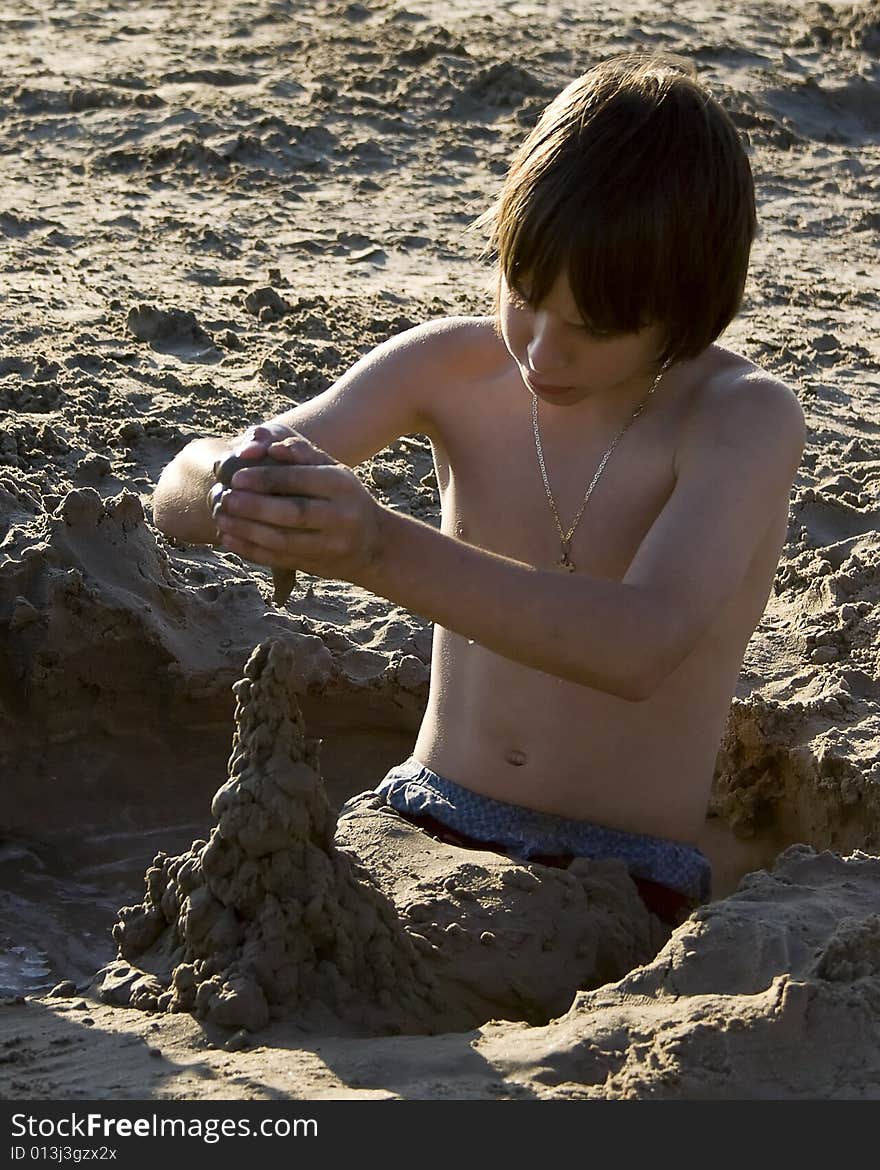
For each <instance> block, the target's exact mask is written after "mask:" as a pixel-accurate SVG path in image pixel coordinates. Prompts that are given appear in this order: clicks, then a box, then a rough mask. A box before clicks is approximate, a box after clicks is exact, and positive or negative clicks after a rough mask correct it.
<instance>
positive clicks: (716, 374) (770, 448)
mask: <svg viewBox="0 0 880 1170" xmlns="http://www.w3.org/2000/svg"><path fill="white" fill-rule="evenodd" d="M805 439H806V422H805V420H804V412H803V409H802V407H801V404H800V402H799V400H798V397H797V394H796V393H795V391H794V390H793V389H792V387H791V386H789V385H787V384H786V383H785V382H783V381H781V380H780V379H779V378H776V377H774V376H773V375H772V374H770V373H768V371H766V370H764V369H762V368H761V367H760V366H757V365H755V364H754V363H753V362H750V361H748V360H747V359H746V358H743V357H740V356H739V355H737V354H733V353H730V352H729V351H726V350H720V351H719V353H718V354H717V355H716V357H715V360H714V361H713V362H711V363H708V365H707V370H706V376H705V378H703V379H702V380H701V382H700V384H699V386H698V387H697V389H696V392H695V394H694V397H693V403H692V409H691V412H690V417H689V420H688V426H687V428H686V435H685V441H684V443H683V444H682V448H681V451H680V455H683V456H685V457H686V456H689V455H690V456H694V455H697V454H698V453H699V452H701V451H702V452H705V451H707V450H713V451H714V452H715V453H716V454H718V453H720V451H721V450H722V449H723V450H727V451H731V452H738V453H739V454H740V455H741V456H742V457H743V458H745V459H747V460H752V459H754V460H759V459H765V458H771V457H772V458H775V459H777V460H780V461H781V462H782V463H784V464H785V465H786V466H787V467H790V470H791V474H792V476H793V475H794V471H795V469H796V467H797V465H798V463H799V462H800V459H801V456H802V454H803V449H804V443H805Z"/></svg>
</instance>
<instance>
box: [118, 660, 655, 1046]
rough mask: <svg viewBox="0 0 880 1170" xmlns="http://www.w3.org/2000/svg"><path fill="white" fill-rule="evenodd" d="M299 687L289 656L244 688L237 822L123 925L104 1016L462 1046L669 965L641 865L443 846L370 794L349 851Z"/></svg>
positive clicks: (161, 860) (224, 794) (249, 672)
mask: <svg viewBox="0 0 880 1170" xmlns="http://www.w3.org/2000/svg"><path fill="white" fill-rule="evenodd" d="M295 679H296V659H295V656H294V654H293V653H292V652H291V650H290V649H289V648H288V647H287V646H286V645H285V644H284V643H283V642H273V643H267V644H264V645H261V646H259V647H258V648H257V649H256V650H255V651H254V653H253V655H252V656H251V658H250V660H249V661H248V664H247V667H246V670H245V677H244V678H243V679H241V680H240V681H239V682H238V683H237V684H236V685H235V687H234V688H233V689H234V692H235V696H236V700H237V707H236V727H235V735H234V739H233V746H232V754H231V757H230V761H229V779H228V780H227V782H226V783H225V784H224V785H223V786H222V787H221V788H220V789H219V791H218V792H217V794H216V795H215V797H214V800H213V804H212V813H213V815H214V817H215V819H216V821H217V825H216V827H215V828H214V830H213V831H212V833H211V835H210V839H209V840H208V841H207V842H206V841H195V842H193V845H192V847H191V849H190V850H189V851H188V852H187V853H186V854H184V855H182V856H178V857H168V856H166V855H165V854H162V853H160V854H159V855H158V856H157V857H156V858H155V860H154V863H153V865H152V867H151V868H150V869H148V871H147V874H146V896H145V899H144V901H143V902H142V903H141V904H140V905H137V906H128V907H124V908H123V909H122V910H121V911H120V915H119V921H118V922H117V924H116V925H115V926H114V928H113V937H114V939H115V941H116V942H117V944H118V946H119V958H118V959H117V960H116V961H115V962H113V963H111V964H110V965H108V967H107V968H106V969H105V970H104V971H103V972H102V973H101V977H100V980H99V986H98V993H99V995H100V997H101V999H102V1000H103V1001H104V1002H106V1003H114V1004H117V1005H121V1004H126V1005H130V1006H132V1007H135V1008H139V1009H141V1010H146V1011H168V1012H181V1011H192V1012H194V1013H195V1014H196V1015H197V1016H199V1017H200V1018H204V1019H206V1020H208V1021H210V1022H211V1023H216V1024H219V1025H222V1026H224V1027H228V1028H246V1029H248V1030H250V1031H258V1030H260V1029H262V1028H264V1027H266V1025H267V1024H268V1023H269V1021H270V1019H272V1018H275V1019H278V1018H283V1019H288V1020H294V1021H296V1022H297V1023H298V1024H300V1025H301V1026H304V1027H311V1028H312V1029H313V1030H314V1029H317V1028H321V1027H325V1028H326V1027H332V1028H334V1029H337V1030H338V1029H340V1028H341V1029H345V1028H346V1025H347V1026H348V1027H349V1028H350V1027H351V1026H355V1027H356V1028H358V1029H360V1030H364V1031H366V1032H368V1033H369V1034H381V1033H396V1032H448V1031H461V1030H464V1029H465V1028H470V1027H474V1026H475V1025H477V1024H480V1023H483V1022H484V1021H485V1020H487V1019H491V1018H512V1019H529V1020H532V1021H540V1020H542V1019H544V1020H546V1019H548V1018H550V1017H551V1016H552V1015H554V1014H556V1013H558V1012H559V1011H562V1010H563V1009H564V1007H565V1006H567V1004H568V1003H569V1002H570V1000H571V997H572V995H573V994H574V992H575V991H576V990H577V989H578V988H579V987H588V986H595V985H598V984H600V983H603V982H606V981H607V980H609V979H613V978H617V977H619V976H620V975H621V974H623V973H624V972H625V971H628V970H630V969H631V968H632V967H633V966H635V965H636V964H637V963H639V962H643V961H646V960H647V959H649V958H650V957H651V956H652V955H653V954H654V953H655V952H656V951H657V949H658V948H659V946H660V945H661V943H662V942H663V941H664V940H665V938H666V936H667V934H668V931H667V930H665V929H664V928H663V926H662V925H661V923H660V922H659V921H658V920H657V919H656V918H654V916H653V915H651V914H649V913H648V911H647V910H646V909H645V908H644V906H643V905H642V903H641V900H640V898H639V896H638V893H637V891H636V889H635V886H634V885H633V883H632V881H631V880H630V879H629V877H628V875H627V873H626V870H625V867H624V866H623V864H622V863H590V862H586V861H583V860H579V861H577V862H576V863H575V864H574V865H572V867H571V868H570V870H567V871H556V870H552V869H547V868H545V867H543V866H536V865H529V866H518V865H514V864H512V863H508V862H506V861H505V860H504V859H501V858H499V857H498V855H496V854H491V853H485V852H483V851H470V850H464V849H457V848H455V847H450V846H447V845H444V844H443V843H442V842H439V841H435V840H434V839H433V838H432V837H430V836H428V835H427V834H425V833H422V832H420V831H419V830H417V829H415V828H414V827H413V826H412V825H410V824H409V823H408V822H406V821H405V820H404V819H403V818H400V817H398V816H397V815H396V814H394V813H393V812H392V811H391V810H386V809H383V808H382V806H381V801H379V800H378V799H376V798H374V797H372V794H370V793H364V794H363V796H362V797H361V798H360V799H358V800H356V801H354V802H352V805H351V807H349V808H348V809H347V810H346V812H345V814H344V816H343V818H342V824H343V830H342V833H341V842H342V843H344V847H342V848H337V847H336V845H335V844H334V832H335V830H336V817H335V815H334V813H333V812H332V810H331V808H330V805H329V803H328V801H327V797H326V795H325V792H324V788H323V785H322V782H321V777H320V773H319V770H318V759H317V754H316V750H315V749H316V745H315V744H314V743H309V742H308V741H307V740H306V739H305V727H304V723H303V719H302V715H301V713H300V710H299V706H298V703H297V699H296V694H295ZM361 859H362V860H363V862H366V861H369V862H370V867H375V869H376V875H377V880H376V881H374V878H373V874H372V873H371V872H370V868H368V867H367V866H365V864H363V863H362V860H361ZM417 891H418V892H419V893H420V897H419V898H418V900H415V895H416V892H417ZM397 906H400V907H401V916H400V917H399V916H398V910H397Z"/></svg>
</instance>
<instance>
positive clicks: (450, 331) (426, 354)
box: [386, 317, 500, 368]
mask: <svg viewBox="0 0 880 1170" xmlns="http://www.w3.org/2000/svg"><path fill="white" fill-rule="evenodd" d="M386 345H388V346H393V347H394V348H396V349H399V350H401V351H406V352H409V353H411V354H412V356H413V357H414V358H415V359H416V360H425V361H434V360H441V361H443V362H444V363H447V362H452V363H454V364H455V365H460V366H462V367H465V368H466V367H470V366H475V367H479V366H480V364H481V363H482V362H485V361H490V360H491V359H492V355H497V353H498V349H499V345H500V340H499V338H498V334H497V333H496V331H495V326H494V322H493V319H492V318H491V317H438V318H435V319H434V320H432V321H426V322H424V323H423V324H421V325H416V326H415V327H414V328H412V329H408V330H406V332H405V333H400V334H398V335H397V336H396V337H393V338H391V339H390V341H388V342H386Z"/></svg>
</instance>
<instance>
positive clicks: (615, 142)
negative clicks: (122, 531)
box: [155, 55, 804, 923]
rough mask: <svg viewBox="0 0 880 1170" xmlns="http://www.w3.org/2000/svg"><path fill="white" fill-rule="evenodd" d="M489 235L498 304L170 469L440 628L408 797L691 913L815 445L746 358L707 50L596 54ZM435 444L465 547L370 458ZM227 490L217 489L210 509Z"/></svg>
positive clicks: (420, 331)
mask: <svg viewBox="0 0 880 1170" xmlns="http://www.w3.org/2000/svg"><path fill="white" fill-rule="evenodd" d="M484 222H485V223H487V224H488V225H489V226H490V228H491V243H492V246H493V248H494V250H495V251H496V253H497V256H498V291H497V298H496V306H495V310H496V311H495V315H494V317H492V318H488V317H487V318H455V319H445V320H440V321H433V322H429V323H428V324H426V325H423V326H420V327H417V328H415V329H412V330H409V331H408V332H406V333H404V334H402V335H400V336H398V337H395V338H392V339H391V340H389V341H387V342H386V343H384V344H383V345H380V346H379V347H378V348H377V349H375V350H373V351H372V352H371V353H370V354H368V355H367V356H366V357H365V358H363V359H362V360H361V361H359V362H358V363H357V364H356V365H355V366H354V367H353V368H352V369H351V370H349V371H348V372H347V373H346V374H345V375H344V376H343V377H342V378H341V379H340V380H339V381H338V382H337V383H336V384H335V385H334V386H332V387H330V388H329V389H328V390H326V391H325V392H324V393H322V394H320V395H318V396H317V397H316V398H314V399H313V400H312V401H310V402H308V403H305V404H304V405H302V406H300V407H297V408H296V409H295V410H292V411H289V412H287V413H286V414H283V415H281V416H279V417H278V418H276V419H274V420H272V421H271V422H269V423H267V424H265V425H264V426H262V427H257V428H254V430H253V431H252V432H250V433H249V434H248V435H246V436H245V437H243V438H242V439H240V440H239V442H238V444H237V447H236V449H237V450H238V452H239V454H241V455H243V456H244V457H246V458H247V459H249V460H250V459H255V458H257V457H258V456H261V455H264V454H266V453H268V454H269V455H270V456H271V457H272V459H273V460H274V465H270V466H254V467H246V468H244V469H242V470H240V471H238V472H237V474H236V475H235V477H234V478H233V480H232V486H231V488H229V489H224V488H221V487H214V488H211V485H212V482H213V473H212V467H213V464H214V462H215V460H217V459H218V458H221V457H222V456H223V455H226V454H228V453H229V451H230V444H229V443H228V442H227V441H225V440H220V439H201V440H197V441H195V442H194V443H191V444H190V445H189V446H188V447H186V448H185V450H184V451H182V452H181V453H180V454H179V455H178V456H177V458H176V459H175V460H174V461H173V463H172V464H171V465H170V466H169V467H168V468H166V470H165V472H164V473H163V475H162V477H161V479H160V481H159V484H158V486H157V489H156V494H155V519H156V523H157V525H158V526H159V527H160V528H161V529H163V530H164V531H166V532H168V533H170V534H172V535H174V536H175V537H178V538H179V539H182V540H185V541H190V542H216V541H218V540H219V542H221V543H222V544H223V546H224V547H225V548H227V549H229V550H231V551H232V552H235V553H237V554H239V555H240V556H242V557H244V558H245V559H247V560H250V561H254V562H257V563H260V564H264V565H270V566H273V567H276V568H301V569H304V570H306V571H308V572H310V573H317V574H323V575H325V576H329V577H336V578H340V579H343V580H347V581H350V582H353V583H354V584H357V585H360V586H362V587H364V588H367V589H370V590H372V591H374V592H375V593H377V594H379V595H381V596H383V597H385V598H388V599H389V600H390V601H392V602H394V603H396V604H398V605H402V606H404V607H406V608H408V609H411V610H412V611H414V612H416V613H420V614H423V615H425V616H426V617H429V618H431V619H432V620H433V621H434V623H435V626H434V650H433V659H432V676H431V686H430V695H429V699H428V704H427V710H426V712H425V715H424V719H423V722H422V725H421V729H420V731H419V734H418V738H417V740H416V743H415V746H414V751H413V756H412V757H411V759H409V760H407V761H406V762H405V763H404V764H402V765H400V767H398V768H395V769H392V771H391V772H390V773H389V775H388V776H387V777H386V778H385V780H384V781H382V783H381V784H380V785H379V788H378V789H377V791H379V792H380V793H381V794H382V795H383V796H384V797H385V799H386V800H387V802H388V803H389V804H391V805H392V806H393V807H394V808H396V809H398V811H400V812H401V813H403V814H404V815H406V816H409V817H410V818H411V819H413V820H415V821H416V822H417V823H421V824H423V825H425V826H426V827H428V828H430V829H431V831H433V832H435V833H436V834H437V835H439V836H441V837H444V838H445V839H448V840H452V841H456V842H459V843H465V844H466V843H482V844H483V845H484V846H486V845H488V846H489V847H492V848H497V849H499V850H502V851H506V852H508V853H510V854H511V855H512V856H515V857H519V858H531V859H534V860H540V861H544V862H547V863H557V864H566V863H567V862H568V861H569V860H571V858H573V857H574V856H587V857H600V858H602V857H617V858H621V859H622V860H623V861H624V862H625V863H626V864H627V866H628V868H629V871H630V874H631V876H632V877H633V880H634V881H635V882H636V884H637V886H638V888H639V891H640V893H641V894H642V897H643V899H644V900H645V902H646V904H647V905H648V906H649V907H650V908H651V909H653V910H654V911H655V912H656V913H658V914H659V915H660V916H661V917H662V918H664V919H665V920H666V921H667V922H670V923H675V922H677V921H679V920H680V919H681V917H682V916H683V915H685V914H686V913H687V911H688V909H689V908H690V907H691V906H692V905H694V904H695V903H696V902H699V901H701V900H704V899H705V898H706V897H708V894H709V888H710V886H709V880H710V875H709V865H708V861H707V859H706V858H705V856H704V855H703V854H702V853H701V852H700V850H699V849H698V848H697V847H696V841H697V839H698V836H699V835H700V832H701V829H702V827H703V823H704V819H705V814H706V807H707V802H708V797H709V790H710V785H711V781H712V774H713V765H714V760H715V755H716V751H717V748H718V745H719V742H720V739H721V736H722V733H723V728H724V723H725V718H726V715H727V712H728V708H729V704H730V700H731V697H732V694H733V691H734V688H735V684H736V679H737V675H738V672H739V669H740V666H741V662H742V657H743V653H744V650H745V646H746V643H747V642H748V639H749V637H750V636H751V634H752V632H753V630H754V629H755V626H756V625H757V623H758V621H759V619H760V617H761V614H762V612H763V609H764V606H765V604H766V601H767V597H768V595H769V591H770V588H771V584H772V581H773V577H774V573H775V570H776V566H777V561H778V558H779V554H780V551H781V548H782V544H783V542H784V539H785V534H786V529H787V518H788V498H789V492H790V489H791V486H792V482H793V479H794V476H795V472H796V469H797V466H798V464H799V462H800V458H801V454H802V451H803V444H804V419H803V414H802V411H801V409H800V406H799V404H798V401H797V398H796V397H795V395H794V393H793V392H792V391H791V390H790V389H788V388H787V387H786V386H784V385H783V384H781V383H780V382H778V381H776V380H775V379H773V378H772V377H770V376H769V375H768V374H767V373H765V372H764V371H762V370H761V369H759V368H757V367H756V366H755V365H753V364H752V363H751V362H749V361H747V360H746V359H745V358H743V357H741V356H739V355H737V354H735V353H732V352H730V351H729V350H727V349H724V348H722V347H720V346H719V345H717V344H716V338H717V337H718V336H719V335H720V333H721V332H722V331H723V329H724V328H725V327H726V326H727V324H728V323H729V322H730V320H731V319H732V318H733V317H734V315H735V314H736V312H737V310H738V308H739V305H740V302H741V298H742V292H743V285H744V281H745V277H746V270H747V266H748V257H749V251H750V247H751V243H752V239H753V236H754V230H755V211H754V194H753V186H752V178H751V172H750V168H749V164H748V160H747V158H746V156H745V153H744V151H743V149H742V146H741V144H740V142H739V139H738V136H737V133H736V131H735V129H734V127H733V125H732V124H731V122H730V121H729V119H728V118H727V116H726V115H725V114H724V112H723V111H722V110H721V109H720V108H719V106H718V105H717V104H716V103H715V102H714V101H713V100H712V99H711V98H710V97H709V95H708V94H707V93H705V92H704V91H703V90H702V89H701V88H700V86H699V85H698V84H697V82H696V81H695V80H693V79H692V78H691V77H690V76H688V75H687V74H686V73H684V72H683V71H682V69H681V68H680V66H679V64H678V63H677V62H675V61H670V60H666V59H662V58H658V57H651V56H648V57H644V56H636V55H629V56H624V57H621V58H614V59H612V60H610V61H606V62H604V63H601V64H599V65H597V66H596V67H595V68H593V69H591V70H590V71H589V72H588V73H587V74H585V75H584V76H583V77H581V78H579V79H578V80H576V81H575V82H573V83H572V84H571V85H570V86H568V88H567V89H565V90H564V91H563V92H562V93H561V94H560V95H559V96H558V97H557V98H556V99H555V100H554V101H553V102H552V103H551V104H550V106H549V107H548V109H547V110H546V111H545V113H544V115H543V116H542V118H541V120H540V121H539V123H538V124H537V126H536V127H535V129H534V130H533V131H532V132H531V134H530V135H529V136H528V138H527V140H526V142H525V143H524V145H523V146H522V147H521V149H520V150H519V152H518V154H517V155H516V157H515V159H514V161H513V165H512V167H511V170H510V172H509V174H508V177H507V180H506V183H505V186H504V189H503V191H502V194H501V197H500V199H499V201H498V203H497V205H496V206H495V207H494V208H493V209H492V211H491V212H490V213H488V214H487V216H485V217H484ZM410 433H422V434H425V435H427V436H429V438H430V440H431V442H432V445H433V450H434V458H435V465H436V471H437V480H438V484H439V490H440V498H441V504H442V527H441V529H440V531H437V530H436V529H434V528H432V527H431V526H429V525H426V524H423V523H421V522H419V521H417V520H415V519H413V518H411V517H409V516H406V515H403V514H399V513H397V512H394V511H392V510H390V509H387V508H385V507H383V506H381V505H380V504H379V503H378V501H377V500H375V499H374V498H373V497H372V496H371V495H370V493H369V492H368V491H367V489H366V488H365V487H364V485H363V484H362V483H361V482H360V480H359V479H358V478H357V476H356V475H355V474H354V472H353V471H352V470H351V467H353V466H354V465H356V464H358V463H360V462H361V461H363V460H365V459H367V458H368V457H370V456H372V455H373V454H375V453H376V452H377V451H380V450H381V449H383V448H384V447H385V446H386V445H388V444H389V443H390V442H392V441H393V440H394V439H395V438H397V437H399V436H400V435H404V434H410ZM209 489H211V491H210V496H209V498H208V499H207V501H206V496H207V495H208V493H209Z"/></svg>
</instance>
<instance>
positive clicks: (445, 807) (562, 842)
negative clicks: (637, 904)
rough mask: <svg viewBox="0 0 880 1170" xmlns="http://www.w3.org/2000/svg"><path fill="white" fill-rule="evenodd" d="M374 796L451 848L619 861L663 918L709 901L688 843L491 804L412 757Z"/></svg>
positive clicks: (707, 878) (556, 860) (701, 859)
mask: <svg viewBox="0 0 880 1170" xmlns="http://www.w3.org/2000/svg"><path fill="white" fill-rule="evenodd" d="M376 792H377V794H378V795H379V796H381V797H382V799H383V800H384V801H385V803H386V804H388V805H390V807H391V808H393V809H395V810H396V811H397V812H399V813H401V814H403V815H404V816H406V817H407V818H408V819H409V820H412V821H414V822H415V823H416V824H420V823H421V824H422V825H423V826H424V827H425V828H427V829H428V830H429V831H431V832H434V835H435V836H440V837H441V838H443V839H445V840H449V841H451V842H452V843H453V844H464V845H467V846H469V847H471V848H473V847H475V846H476V847H482V848H485V849H490V850H493V851H495V852H501V853H505V854H507V855H508V856H509V857H512V858H514V859H516V860H518V861H537V862H540V863H542V864H545V865H546V864H550V865H567V864H568V863H569V862H570V861H572V860H574V858H575V857H587V858H591V859H593V860H608V859H617V860H620V861H623V862H624V863H625V864H626V866H627V868H628V870H629V872H630V876H631V877H632V878H633V881H634V882H635V883H636V886H637V887H638V888H639V892H640V893H641V895H642V898H643V900H644V901H645V903H646V904H647V905H648V907H649V909H651V910H654V911H655V913H658V915H659V916H660V917H661V918H664V919H665V920H667V921H672V920H676V921H678V920H680V919H681V917H682V912H683V911H689V910H690V909H692V908H693V907H694V906H696V905H698V904H699V903H700V902H705V901H706V900H707V899H708V898H709V894H710V888H711V875H712V871H711V866H710V864H709V859H708V858H707V857H706V855H705V854H704V853H703V852H702V851H701V850H699V849H697V848H696V847H695V846H691V845H683V844H681V843H680V842H678V841H670V840H667V839H666V838H663V837H649V836H646V835H643V834H640V833H627V832H624V831H622V830H620V829H609V828H606V827H605V826H604V825H596V824H593V823H592V822H591V821H581V820H571V819H569V818H567V817H561V816H557V815H556V814H555V813H546V812H539V811H538V810H537V809H531V808H524V807H523V806H521V805H518V804H508V803H507V802H505V801H501V800H493V799H492V798H491V797H488V796H482V795H481V794H480V793H478V792H471V791H470V790H469V789H467V788H462V786H461V785H460V784H456V783H455V782H454V781H452V780H446V779H445V778H444V777H443V776H438V774H437V773H436V772H432V771H431V770H430V769H429V768H426V767H425V766H424V765H423V764H422V763H421V762H420V761H419V760H417V759H416V758H415V757H414V756H410V758H409V759H408V760H405V761H404V762H403V763H402V764H398V765H397V767H395V768H392V769H391V771H390V772H388V774H387V775H386V776H385V778H384V779H383V780H382V781H381V782H380V783H379V785H378V786H377V787H376ZM654 887H656V889H655V888H654ZM667 895H668V896H667ZM685 916H686V915H685Z"/></svg>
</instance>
